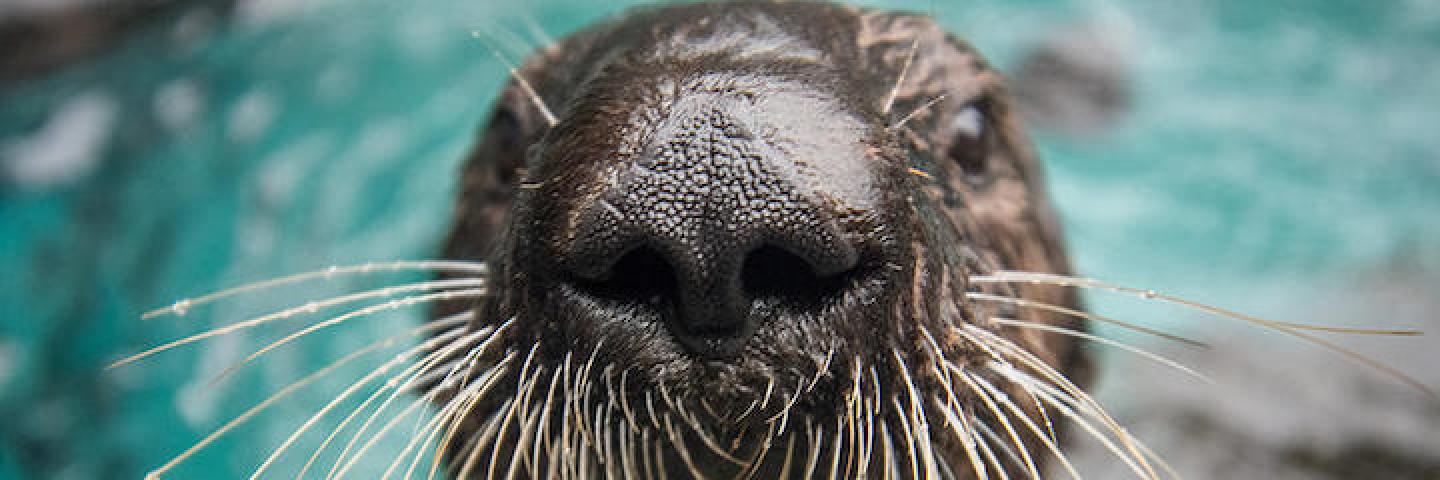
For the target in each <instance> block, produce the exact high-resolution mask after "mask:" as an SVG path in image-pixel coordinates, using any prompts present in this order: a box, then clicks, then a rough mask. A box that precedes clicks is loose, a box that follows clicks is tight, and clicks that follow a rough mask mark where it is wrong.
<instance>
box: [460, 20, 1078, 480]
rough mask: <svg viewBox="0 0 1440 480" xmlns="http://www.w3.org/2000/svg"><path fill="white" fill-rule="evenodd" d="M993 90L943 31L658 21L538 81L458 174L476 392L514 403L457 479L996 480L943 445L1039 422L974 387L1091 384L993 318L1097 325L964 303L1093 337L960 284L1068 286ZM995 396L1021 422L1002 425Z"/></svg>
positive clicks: (477, 431) (477, 430) (1018, 143)
mask: <svg viewBox="0 0 1440 480" xmlns="http://www.w3.org/2000/svg"><path fill="white" fill-rule="evenodd" d="M994 79H995V76H994V74H993V73H990V72H989V71H988V70H987V69H986V68H985V67H984V65H983V63H981V62H980V61H979V60H978V58H977V57H975V56H974V54H973V53H972V52H970V51H969V50H968V49H966V48H965V47H964V46H963V45H961V44H959V43H958V42H956V41H954V40H953V39H951V38H949V37H947V36H946V35H945V34H944V33H943V32H941V31H940V30H939V29H938V28H936V27H935V26H934V24H933V23H931V22H929V20H927V19H924V18H921V17H913V16H904V15H891V14H878V13H872V12H862V11H857V10H850V9H846V8H843V7H839V6H832V5H816V4H797V5H766V4H726V5H692V6H681V7H666V8H662V9H658V10H649V11H639V12H636V13H633V14H632V15H630V16H627V17H625V18H623V19H621V20H619V21H617V22H616V23H613V24H607V25H603V26H600V27H597V28H595V29H592V30H589V31H586V32H582V33H580V34H577V35H575V36H573V37H571V38H570V39H568V40H566V41H565V42H563V43H562V44H561V45H559V46H558V47H557V48H555V49H553V50H551V51H550V53H548V54H542V55H540V56H537V57H535V58H532V59H531V60H530V61H529V63H528V64H527V65H526V67H525V68H524V69H523V70H521V71H520V72H519V73H517V82H516V83H515V84H513V85H512V86H511V88H509V89H507V91H506V93H505V94H504V95H505V96H504V97H503V98H502V100H501V104H500V106H499V107H498V109H497V113H496V115H495V117H494V118H493V120H492V122H491V125H490V126H489V127H488V128H487V130H486V133H485V136H484V138H482V140H481V142H480V145H479V146H478V147H477V148H476V150H475V153H473V154H472V157H471V159H470V160H469V162H468V163H467V165H466V173H465V182H464V185H465V187H464V192H463V194H462V197H461V200H460V203H459V210H458V211H459V217H458V220H457V222H456V229H455V230H454V231H453V232H452V235H451V238H450V242H449V245H448V247H447V257H449V258H457V259H465V260H482V261H486V262H488V263H489V264H490V265H491V266H492V267H493V269H492V272H493V273H492V275H491V278H490V279H489V283H490V285H492V289H493V291H492V292H491V293H490V294H489V295H488V297H487V298H485V299H483V300H482V301H481V302H480V303H479V305H476V306H466V307H459V308H458V309H459V310H461V311H465V310H471V311H474V312H476V315H475V316H474V320H473V322H472V323H473V327H472V328H474V329H475V330H476V331H482V332H486V333H487V334H492V335H493V336H494V337H495V338H496V339H497V340H496V341H494V342H487V344H489V349H488V350H487V351H485V352H480V353H473V354H472V355H473V358H472V359H471V360H469V361H470V362H471V363H473V364H474V365H476V366H475V367H474V368H472V369H471V371H470V372H469V375H468V376H462V378H471V379H482V380H484V382H480V381H479V380H476V382H480V383H488V382H493V383H494V384H495V385H498V386H496V387H494V390H496V391H499V392H505V393H499V394H488V395H486V396H483V397H482V396H476V397H475V398H473V399H472V400H470V402H471V403H470V405H469V406H468V408H469V410H468V413H466V418H465V420H463V421H461V422H459V423H460V424H462V425H464V426H462V427H461V428H460V434H459V435H457V440H455V441H454V442H453V443H454V445H453V447H454V448H453V450H454V451H455V452H457V453H453V454H451V458H452V460H453V463H456V464H459V465H463V464H466V463H470V462H467V457H466V455H473V456H474V457H476V458H482V459H483V458H490V459H492V463H494V464H496V465H508V464H510V463H513V462H516V461H521V460H522V459H521V458H520V457H519V456H516V457H514V458H511V457H508V456H506V455H508V453H497V452H506V451H509V450H512V449H515V448H519V447H518V445H520V444H522V443H523V442H533V443H534V447H533V448H536V449H538V450H536V452H537V453H533V454H532V455H533V457H534V458H533V459H529V460H528V461H529V463H528V464H527V468H541V466H542V465H555V464H557V463H558V464H563V465H562V466H557V467H554V468H557V469H566V468H570V469H574V470H576V471H585V470H586V468H588V467H584V466H583V465H585V463H584V462H594V463H595V465H603V464H611V465H614V464H615V462H622V463H623V462H624V461H628V460H627V457H626V455H632V454H633V455H635V456H636V458H639V456H642V454H643V455H653V456H654V457H655V458H656V459H657V462H659V463H664V465H667V466H660V465H650V466H646V467H643V468H639V467H637V468H636V470H635V471H627V475H639V476H650V475H657V476H659V475H661V474H667V473H673V474H678V475H684V474H686V473H690V474H695V475H696V476H699V474H702V473H711V474H713V473H716V472H719V473H721V474H722V475H723V474H727V473H726V472H729V473H728V474H737V475H738V474H746V475H757V476H760V477H777V476H799V475H800V472H801V471H802V470H800V467H798V466H797V463H796V461H795V460H794V459H795V458H803V457H804V456H806V455H809V456H812V457H816V458H818V456H819V455H821V454H822V451H824V452H828V453H826V454H827V455H832V456H834V457H835V460H834V463H833V466H831V467H826V468H824V469H820V466H819V465H818V463H816V464H811V465H810V466H809V468H810V470H809V472H811V473H814V472H816V471H830V470H831V469H834V470H833V471H834V472H835V473H837V474H839V473H841V472H846V475H844V476H853V475H856V474H860V473H865V472H870V473H872V474H875V475H881V474H885V473H887V472H889V471H890V470H889V469H890V468H892V467H893V466H894V465H892V464H890V463H887V462H898V461H909V462H913V465H916V466H917V467H916V468H917V470H912V471H911V473H912V474H916V475H918V474H919V473H923V472H921V471H920V470H918V469H919V468H924V469H925V470H924V472H929V473H933V474H937V475H938V472H941V471H942V470H943V471H946V472H949V474H950V475H952V476H953V475H961V474H966V473H965V472H976V474H977V475H979V472H978V470H977V469H973V468H971V466H972V465H971V464H973V463H974V460H976V459H979V458H980V457H979V456H978V455H979V453H978V452H977V451H974V450H973V449H966V448H962V447H961V445H962V444H964V443H966V442H974V441H976V438H978V437H977V436H978V435H981V433H979V431H978V430H972V431H970V432H969V433H968V434H966V436H962V437H955V436H952V435H950V434H948V433H944V432H946V430H945V429H942V428H940V426H942V425H949V426H948V427H945V428H948V429H950V431H953V432H960V431H961V430H960V426H959V424H954V422H962V423H966V422H969V421H972V420H966V419H973V421H974V422H975V423H977V424H985V425H990V424H995V423H994V420H995V419H997V418H1000V417H1008V416H1010V415H1014V414H1021V413H1023V414H1025V415H1032V414H1035V413H1037V402H1038V401H1039V400H1036V399H1034V398H1033V397H1031V398H1029V399H1027V398H1025V397H1024V396H1023V395H1021V394H1023V392H1024V390H1023V389H1021V387H1019V386H1017V385H1015V384H1013V383H1011V382H1007V381H1005V380H1003V379H1001V378H999V377H998V374H996V373H994V372H986V371H983V369H981V368H979V367H981V366H983V365H986V364H989V363H992V360H993V357H995V356H996V355H999V354H997V353H996V349H998V348H1009V347H1014V348H1015V349H1016V350H1017V351H1021V352H1024V354H1026V355H1029V356H1030V357H1029V358H1031V359H1035V361H1036V362H1038V364H1037V365H1035V366H1033V367H1032V368H1060V369H1063V370H1065V371H1066V372H1067V373H1075V372H1078V371H1079V365H1080V364H1081V363H1082V362H1081V361H1080V359H1079V357H1078V356H1076V355H1077V354H1076V353H1075V349H1074V348H1073V345H1072V344H1071V343H1070V340H1067V339H1065V338H1063V337H1059V336H1049V337H1041V336H1035V335H1029V334H1027V333H1026V332H1017V331H1007V330H1005V329H1004V328H1003V327H1000V326H997V325H996V324H993V323H991V322H989V321H988V319H989V318H991V317H994V316H1000V315H1003V316H1005V317H1008V318H1012V319H1018V320H1017V321H1028V322H1037V323H1041V324H1045V325H1064V326H1067V327H1070V328H1083V326H1080V324H1079V323H1078V322H1076V321H1074V320H1064V319H1063V317H1061V316H1059V315H1053V312H1049V313H1047V312H1043V311H1016V309H1015V308H1014V305H1011V304H999V305H974V304H973V302H972V301H971V299H970V297H969V296H970V295H971V294H975V293H984V292H987V291H988V292H991V293H993V294H996V295H1005V296H1019V295H1024V298H1031V299H1036V301H1041V302H1045V303H1048V304H1052V305H1063V306H1065V307H1066V308H1075V299H1074V297H1073V296H1070V295H1069V294H1067V293H1065V292H1064V291H1063V290H1061V289H1058V288H1055V287H1050V286H1024V287H1015V288H1009V287H1003V286H997V285H973V286H972V285H970V282H969V281H968V279H969V278H970V276H971V275H977V274H983V273H985V272H988V271H992V270H998V269H1004V268H1015V269H1024V270H1027V271H1042V272H1056V273H1063V272H1064V271H1065V270H1066V268H1067V267H1066V264H1065V260H1064V254H1063V252H1062V251H1061V249H1060V241H1059V238H1058V235H1057V234H1056V232H1055V228H1054V226H1053V224H1052V220H1051V219H1050V217H1049V215H1050V214H1049V210H1048V206H1047V205H1046V204H1045V200H1044V199H1045V197H1044V193H1043V188H1042V187H1041V186H1040V185H1039V183H1038V179H1037V178H1038V174H1037V173H1036V172H1035V166H1034V159H1033V158H1032V157H1031V156H1030V154H1029V152H1028V150H1027V149H1026V147H1025V140H1024V138H1023V136H1021V135H1020V134H1019V133H1018V132H1017V131H1016V129H1015V128H1014V126H1013V124H1012V123H1011V122H1010V120H1009V119H1008V112H1007V111H1006V106H1005V105H1006V100H1005V98H1004V94H1003V92H1002V91H1001V90H1000V88H999V84H998V82H997V81H995V80H994ZM531 88H533V91H534V92H535V94H534V95H532V94H530V92H529V90H530V89H531ZM550 107H554V108H553V110H552V109H551V108H550ZM542 119H543V120H548V121H542ZM1021 290H1023V292H1022V291H1021ZM456 309H457V307H452V308H451V310H452V311H453V310H456ZM966 327H973V328H983V329H984V330H983V331H977V332H967V331H965V330H962V328H966ZM992 337H993V338H992ZM1007 337H1008V338H1009V339H1008V340H1007V339H1006V338H1007ZM998 342H1003V343H1004V345H992V344H996V343H998ZM972 367H974V368H976V370H975V372H974V373H973V375H974V376H973V377H972V376H971V375H972V373H970V372H968V371H966V370H965V369H967V368H972ZM957 372H958V373H957ZM962 373H963V375H962ZM957 375H959V376H957ZM1076 379H1077V381H1078V380H1079V377H1078V376H1077V377H1076ZM962 382H967V383H968V382H978V383H976V386H973V387H969V388H965V387H964V386H963V384H962ZM957 385H961V387H960V388H957ZM982 385H983V386H982ZM436 388H437V389H438V390H440V391H442V392H443V393H442V394H441V395H439V396H440V397H441V398H443V399H446V401H445V402H444V404H446V405H453V404H455V403H456V401H455V400H454V399H455V398H465V397H466V395H467V394H466V393H464V391H463V389H462V388H461V387H453V389H454V391H447V390H445V388H444V387H443V385H442V386H441V387H436ZM488 388H490V387H487V389H488ZM992 389H993V390H992ZM541 390H543V392H542V391H541ZM511 391H513V392H515V393H514V394H508V392H511ZM557 392H558V393H557ZM1012 394H1013V395H1012ZM1001 396H1005V398H1006V400H1005V404H1007V405H1008V406H1009V407H1010V408H1012V409H1013V411H1011V410H1007V409H1004V408H1003V407H999V406H995V407H992V408H988V409H987V408H985V401H989V402H990V403H991V404H993V405H1000V403H998V402H999V401H998V399H999V398H1001ZM1011 396H1013V398H1014V399H1013V400H1010V398H1011ZM982 397H983V398H984V399H985V401H982ZM522 410H523V411H525V412H528V413H520V412H521V411H522ZM536 412H548V413H536ZM537 415H538V416H537ZM517 416H518V417H527V418H529V419H530V420H529V422H530V423H531V425H524V424H521V423H515V422H517V420H507V418H509V419H513V418H516V417H517ZM926 418H929V419H930V420H925V419H926ZM982 418H989V419H990V420H982ZM932 423H933V425H934V426H931V427H927V426H926V425H927V424H932ZM571 425H578V427H575V428H581V429H583V430H585V431H586V433H585V434H583V435H576V434H573V432H571V433H565V432H570V426H571ZM996 425H998V424H996ZM506 426H508V427H506ZM929 428H935V429H936V430H937V432H935V433H933V435H934V437H931V435H932V433H931V432H929V431H928V429H929ZM997 428H998V427H997ZM922 430H926V431H922ZM987 431H989V432H990V433H991V434H993V433H995V432H996V431H998V430H987ZM902 432H903V436H904V437H905V438H903V439H902V438H899V437H900V436H902ZM942 433H943V434H942ZM586 435H590V437H586ZM1054 435H1055V433H1054V431H1053V430H1052V431H1051V432H1050V434H1049V436H1050V437H1054ZM582 437H584V438H589V440H585V441H584V442H582V443H583V444H584V445H581V444H579V443H573V442H577V441H579V440H576V439H579V438H582ZM1017 438H1018V436H1017ZM567 442H571V443H567ZM1044 443H1045V440H1042V439H1040V438H1038V437H1036V436H1035V435H1029V436H1028V437H1027V438H1024V439H1021V440H1019V444H1017V446H1018V447H1019V448H1021V449H1026V448H1030V449H1035V450H1038V449H1040V448H1044V447H1043V446H1042V445H1043V444H1044ZM568 449H574V450H575V451H574V452H570V453H568V454H567V455H569V456H557V455H559V453H558V452H560V451H568ZM795 449H801V450H799V451H798V452H797V451H795ZM642 450H643V452H642ZM787 450H788V451H789V452H788V453H787V452H786V451H787ZM902 450H903V451H902ZM807 452H809V453H807ZM992 453H993V452H992ZM517 455H518V454H517ZM841 458H847V459H848V460H845V461H843V462H842V461H841ZM582 459H585V460H582ZM902 459H908V460H902ZM872 460H873V461H872ZM482 461H483V460H482ZM576 462H580V463H576ZM992 463H993V462H992ZM942 466H943V467H942ZM1027 466H1028V468H1031V469H1033V468H1035V467H1034V461H1027V462H1021V463H1004V462H998V463H993V466H992V467H990V468H991V470H992V471H995V470H1006V471H1009V470H1014V471H1016V472H1023V471H1024V470H1025V469H1026V468H1027ZM596 468H602V467H596ZM457 469H458V470H459V471H460V473H461V476H467V475H470V474H473V473H474V470H465V468H464V467H457ZM816 469H819V470H816ZM980 470H983V466H982V468H981V469H980ZM640 472H643V474H642V473H640ZM786 472H789V473H786ZM956 472H961V473H956ZM611 473H614V472H611ZM981 478H983V477H981Z"/></svg>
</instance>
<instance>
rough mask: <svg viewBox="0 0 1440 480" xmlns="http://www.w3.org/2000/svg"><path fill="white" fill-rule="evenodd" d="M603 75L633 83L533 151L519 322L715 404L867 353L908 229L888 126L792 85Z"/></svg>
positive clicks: (521, 226)
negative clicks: (833, 361) (596, 349)
mask: <svg viewBox="0 0 1440 480" xmlns="http://www.w3.org/2000/svg"><path fill="white" fill-rule="evenodd" d="M655 67H660V66H658V65H657V66H655ZM742 68H743V67H742ZM644 70H651V69H649V68H646V69H644ZM652 71H653V70H652ZM608 74H609V75H616V76H624V77H625V83H626V84H627V85H630V88H628V89H627V91H626V92H625V93H624V94H623V95H620V96H617V97H600V96H596V97H583V98H580V99H579V100H578V101H577V102H576V103H575V104H573V105H572V106H571V108H570V110H569V111H568V112H567V113H566V114H565V117H564V119H563V120H562V121H561V122H560V123H559V124H558V125H557V126H556V128H555V129H554V130H553V131H554V132H555V133H554V134H551V135H548V136H547V137H546V138H545V139H544V140H542V142H541V143H540V144H539V146H538V147H537V148H536V150H535V151H534V153H533V155H534V156H535V158H534V162H535V167H534V168H532V169H531V171H530V172H531V176H530V177H529V181H532V182H536V183H537V184H538V185H537V186H536V187H535V188H532V189H526V190H524V191H523V193H522V194H521V196H520V197H519V199H518V200H517V205H516V212H517V215H516V224H515V231H514V235H515V237H516V238H517V239H533V240H534V241H528V242H516V243H515V244H513V245H512V248H513V249H514V250H513V253H512V256H511V258H513V259H514V260H513V263H512V264H511V265H512V268H513V270H512V272H515V273H516V277H521V278H522V279H520V280H517V283H519V284H520V285H517V286H516V287H515V288H516V290H512V291H513V292H514V294H516V295H519V296H520V298H521V299H520V300H518V302H520V303H519V304H517V305H515V306H514V309H515V310H516V311H517V312H523V315H524V316H525V317H528V318H524V319H520V318H517V322H522V323H528V321H534V322H535V323H537V324H542V325H544V328H546V329H547V330H548V331H546V332H543V333H542V334H540V335H538V336H537V337H536V338H537V340H540V341H542V342H547V343H548V342H552V341H553V342H556V343H558V345H556V347H560V346H563V347H564V348H572V349H573V348H576V347H579V348H580V349H582V350H583V349H586V348H587V347H593V346H595V345H600V344H603V345H604V347H603V349H602V352H601V355H602V356H603V357H604V358H605V359H614V360H616V361H623V362H624V363H625V365H626V366H627V367H629V368H631V369H633V370H634V371H635V372H636V373H637V374H638V377H637V380H639V381H643V382H645V383H648V384H650V385H648V386H657V385H658V384H660V383H665V384H668V388H670V389H673V390H674V391H675V392H676V393H678V394H682V395H685V394H693V395H701V394H702V393H703V394H704V397H705V398H707V400H709V401H710V402H711V403H712V404H713V405H712V406H713V407H715V409H716V410H718V411H736V412H738V411H740V410H743V409H745V408H746V407H747V403H749V402H758V401H760V399H761V396H762V395H763V392H764V391H765V390H766V389H767V388H772V389H773V388H774V387H775V385H776V384H780V385H784V386H794V385H796V384H798V383H799V382H800V381H802V380H808V379H810V378H811V377H813V376H814V375H815V372H816V370H817V369H818V368H820V367H821V365H822V364H824V363H827V362H828V361H829V360H830V359H832V358H833V356H834V355H837V354H839V355H843V357H847V358H848V357H850V356H852V355H853V354H859V353H862V352H865V353H868V351H869V350H871V349H872V346H871V345H868V343H869V342H871V341H873V340H874V339H876V336H877V335H883V334H884V332H885V331H886V330H889V328H888V327H889V324H891V323H892V322H891V321H889V320H888V319H889V317H890V316H891V315H893V314H894V313H893V312H894V311H895V309H896V308H897V307H899V305H898V303H899V302H898V300H900V299H899V298H898V297H897V296H896V295H894V293H893V292H894V291H896V290H898V289H901V288H903V286H904V285H906V284H908V282H909V276H907V270H910V268H911V266H913V264H914V261H913V258H912V251H911V249H910V248H909V247H910V245H911V243H912V241H913V240H914V230H915V228H914V226H915V225H917V222H916V220H915V219H914V218H913V215H914V211H913V209H910V208H908V206H907V199H906V196H905V195H904V190H903V189H902V188H900V186H901V185H902V184H903V183H902V182H903V181H904V179H903V178H902V176H904V175H906V173H905V170H904V169H903V165H904V162H905V161H906V158H905V157H904V156H903V155H899V152H900V150H899V149H897V148H895V147H894V146H893V140H892V139H890V137H891V136H890V135H889V134H888V132H886V131H885V129H884V126H883V125H877V122H876V121H875V119H874V118H867V117H866V116H865V115H864V113H862V112H856V111H854V110H853V109H852V108H851V106H849V105H846V104H845V103H844V102H843V101H842V100H841V99H837V98H833V97H832V96H830V95H825V94H817V93H815V92H816V91H817V90H818V91H825V90H828V89H826V88H824V87H817V86H815V85H813V84H810V83H807V82H806V81H805V80H806V79H805V78H804V77H803V76H800V78H787V77H785V76H781V75H778V74H775V73H767V74H763V75H762V74H753V73H748V72H745V71H743V70H741V69H740V68H737V69H735V70H718V71H707V72H700V73H693V74H682V75H678V76H676V75H666V74H658V75H644V74H636V73H633V72H621V73H613V72H611V73H608ZM606 80H608V79H602V80H599V81H600V82H606ZM597 97H598V98H597ZM818 119H825V120H824V121H816V120H818ZM887 140H889V141H887ZM534 326H540V325H534ZM852 339H853V341H852Z"/></svg>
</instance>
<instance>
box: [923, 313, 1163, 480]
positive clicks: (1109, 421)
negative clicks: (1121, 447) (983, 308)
mask: <svg viewBox="0 0 1440 480" xmlns="http://www.w3.org/2000/svg"><path fill="white" fill-rule="evenodd" d="M951 331H953V332H955V333H956V334H959V335H961V336H963V337H965V338H967V339H969V340H970V341H971V342H975V343H977V344H988V345H989V346H991V347H994V348H996V349H999V350H1001V351H1003V352H1005V354H1006V355H1007V356H1008V357H1010V358H1013V359H1015V360H1018V361H1020V362H1021V363H1022V364H1024V365H1025V366H1027V367H1029V368H1031V369H1033V370H1034V371H1036V372H1037V373H1039V374H1041V375H1043V376H1044V377H1045V378H1046V379H1048V380H1050V381H1051V382H1052V383H1053V384H1054V385H1055V386H1057V387H1060V388H1061V389H1063V390H1064V391H1065V392H1066V393H1068V394H1070V395H1071V396H1072V397H1073V398H1075V399H1077V400H1081V401H1083V402H1084V403H1085V404H1086V405H1088V406H1090V410H1091V411H1092V412H1094V413H1095V414H1096V418H1098V419H1099V420H1101V421H1102V422H1103V423H1105V426H1106V428H1109V429H1110V430H1111V431H1112V432H1115V434H1116V436H1117V437H1119V439H1120V440H1121V441H1122V442H1123V443H1125V445H1126V448H1127V450H1129V451H1131V452H1132V453H1134V455H1133V458H1135V459H1136V460H1138V463H1139V464H1140V466H1142V467H1144V470H1143V473H1144V474H1142V475H1141V476H1142V477H1146V478H1155V477H1156V475H1155V472H1154V471H1153V468H1152V467H1151V466H1150V464H1149V462H1147V461H1146V458H1145V457H1144V455H1142V454H1141V453H1140V451H1139V450H1138V449H1137V448H1136V447H1135V445H1136V444H1138V443H1140V442H1139V440H1137V439H1135V438H1134V437H1133V436H1132V435H1130V433H1129V432H1128V431H1127V430H1125V428H1124V427H1123V426H1121V425H1120V423H1119V422H1117V421H1115V419H1114V418H1112V417H1111V416H1110V415H1109V414H1108V413H1106V412H1105V409H1104V407H1102V406H1100V403H1099V402H1097V401H1095V399H1094V397H1091V396H1090V394H1088V393H1086V392H1085V391H1084V390H1083V389H1081V388H1080V387H1078V386H1076V385H1075V383H1074V382H1071V381H1070V379H1069V378H1066V377H1065V375H1063V374H1061V373H1060V372H1058V371H1056V370H1055V369H1054V368H1053V367H1051V366H1050V365H1049V364H1047V363H1045V361H1043V360H1041V359H1040V358H1039V357H1036V356H1035V354H1033V353H1030V351H1028V350H1025V349H1024V348H1021V347H1020V346H1018V345H1015V343H1014V342H1011V341H1010V340H1007V339H1005V338H1001V337H999V336H997V335H995V334H994V333H991V332H989V331H986V330H985V329H983V328H979V327H976V326H973V325H966V326H964V327H962V328H954V329H952V330H951ZM982 339H983V340H982ZM992 355H993V353H992ZM994 363H995V364H999V365H1004V366H1007V367H1009V364H1008V363H1005V362H1003V361H997V362H994ZM1012 368H1013V367H1012Z"/></svg>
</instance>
